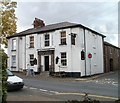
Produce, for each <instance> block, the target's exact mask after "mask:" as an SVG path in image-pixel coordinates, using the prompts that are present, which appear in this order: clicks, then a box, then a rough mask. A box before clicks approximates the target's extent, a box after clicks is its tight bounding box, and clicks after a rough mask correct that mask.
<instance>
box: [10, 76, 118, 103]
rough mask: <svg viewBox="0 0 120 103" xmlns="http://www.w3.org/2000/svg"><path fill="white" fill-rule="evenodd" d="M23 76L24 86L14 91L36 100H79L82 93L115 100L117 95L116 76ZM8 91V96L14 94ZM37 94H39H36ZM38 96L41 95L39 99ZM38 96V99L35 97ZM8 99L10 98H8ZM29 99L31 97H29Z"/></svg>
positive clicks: (81, 97) (92, 96)
mask: <svg viewBox="0 0 120 103" xmlns="http://www.w3.org/2000/svg"><path fill="white" fill-rule="evenodd" d="M23 78H24V82H25V87H24V88H23V90H22V91H19V92H15V93H16V94H18V95H20V94H21V95H22V94H24V95H22V96H27V95H28V96H32V97H34V96H36V97H35V98H36V100H38V101H39V100H48V101H51V100H52V101H54V100H55V101H61V100H75V99H77V100H81V99H83V95H84V93H88V94H89V96H90V97H91V98H98V99H99V100H116V98H117V97H118V84H117V77H116V76H115V78H113V77H112V78H110V77H109V76H108V77H107V76H106V77H101V78H99V79H95V80H87V81H80V80H76V79H69V80H64V78H62V79H60V80H57V79H54V80H53V79H45V78H44V79H36V78H34V77H33V78H32V79H30V78H26V77H23ZM15 93H9V96H11V97H12V96H13V97H14V96H15ZM38 95H39V96H38ZM39 97H42V98H41V99H40V98H39ZM37 98H38V99H37ZM9 100H10V98H9ZM29 100H31V99H29Z"/></svg>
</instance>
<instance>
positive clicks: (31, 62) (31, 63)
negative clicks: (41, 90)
mask: <svg viewBox="0 0 120 103" xmlns="http://www.w3.org/2000/svg"><path fill="white" fill-rule="evenodd" d="M31 56H33V58H31ZM29 60H30V61H29V62H30V65H31V66H34V62H33V61H34V54H29Z"/></svg>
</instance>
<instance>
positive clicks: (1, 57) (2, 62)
mask: <svg viewBox="0 0 120 103" xmlns="http://www.w3.org/2000/svg"><path fill="white" fill-rule="evenodd" d="M7 58H8V57H7V54H6V53H5V52H4V50H0V70H1V74H2V103H6V98H7V78H8V77H7V72H6V68H7Z"/></svg>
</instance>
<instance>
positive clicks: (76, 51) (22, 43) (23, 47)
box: [8, 27, 103, 76]
mask: <svg viewBox="0 0 120 103" xmlns="http://www.w3.org/2000/svg"><path fill="white" fill-rule="evenodd" d="M61 31H66V42H67V45H59V44H60V32H61ZM47 33H48V34H50V46H49V47H45V46H44V35H45V33H43V34H31V35H26V36H23V37H22V39H20V37H15V38H16V40H17V49H16V51H14V52H11V48H12V44H11V43H12V39H13V38H11V39H9V40H8V43H9V46H8V51H9V52H8V53H9V59H8V60H9V61H8V66H9V67H11V63H12V62H11V56H12V55H17V56H16V57H17V58H16V60H17V61H16V65H17V68H16V71H17V70H18V69H20V68H21V69H27V64H29V63H30V60H29V55H30V54H34V58H36V59H38V51H37V50H38V49H39V50H42V49H48V48H54V49H55V54H54V57H55V58H56V57H57V56H58V57H59V58H60V53H61V52H66V53H67V66H61V64H60V61H61V60H60V59H59V63H58V64H55V72H57V71H59V70H60V71H65V72H81V76H85V60H81V51H82V50H85V47H84V45H85V44H86V73H87V75H90V59H89V58H88V53H92V55H93V57H92V59H91V75H92V74H96V73H103V41H102V37H101V36H99V35H96V34H93V33H92V32H90V31H88V30H85V43H84V29H83V28H80V27H76V28H72V29H71V28H68V29H62V30H55V31H53V32H47ZM70 33H75V34H77V36H76V40H75V41H76V43H75V45H71V36H70V35H69V34H70ZM30 36H34V48H29V44H30V43H29V37H30ZM18 56H19V57H18ZM18 58H19V60H18ZM55 58H54V59H55ZM50 60H51V59H50ZM54 61H55V60H54ZM41 63H42V65H43V71H44V56H42V57H41ZM59 65H60V68H59ZM31 68H33V69H34V71H37V65H35V66H32V67H31Z"/></svg>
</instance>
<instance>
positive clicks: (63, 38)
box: [60, 31, 66, 45]
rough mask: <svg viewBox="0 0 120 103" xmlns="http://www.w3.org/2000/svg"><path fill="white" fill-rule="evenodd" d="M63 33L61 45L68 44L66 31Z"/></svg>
mask: <svg viewBox="0 0 120 103" xmlns="http://www.w3.org/2000/svg"><path fill="white" fill-rule="evenodd" d="M60 33H61V45H66V31H62V32H60Z"/></svg>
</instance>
